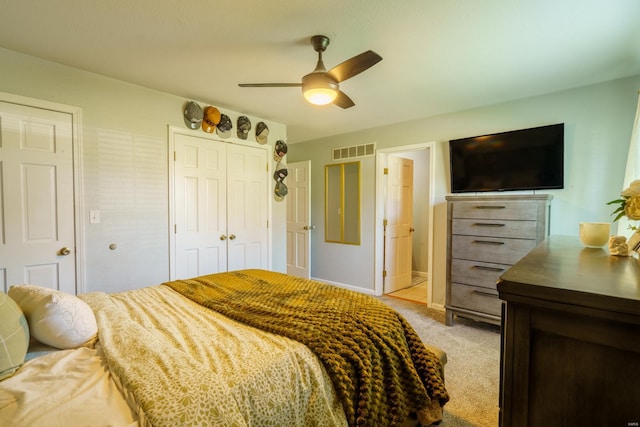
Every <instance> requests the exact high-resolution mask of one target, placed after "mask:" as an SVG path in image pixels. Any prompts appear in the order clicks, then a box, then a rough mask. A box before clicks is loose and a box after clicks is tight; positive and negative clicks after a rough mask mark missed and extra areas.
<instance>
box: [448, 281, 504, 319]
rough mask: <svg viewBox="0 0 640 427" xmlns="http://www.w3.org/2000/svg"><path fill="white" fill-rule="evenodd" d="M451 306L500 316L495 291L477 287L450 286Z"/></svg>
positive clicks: (499, 306) (456, 284) (498, 301)
mask: <svg viewBox="0 0 640 427" xmlns="http://www.w3.org/2000/svg"><path fill="white" fill-rule="evenodd" d="M451 305H452V306H453V307H458V308H464V309H467V310H473V311H479V312H481V313H486V314H492V315H494V316H500V314H501V307H502V302H501V301H500V298H498V291H497V290H493V291H492V290H490V289H486V288H480V287H477V286H468V285H462V284H459V283H452V284H451Z"/></svg>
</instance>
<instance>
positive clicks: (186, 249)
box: [172, 134, 269, 279]
mask: <svg viewBox="0 0 640 427" xmlns="http://www.w3.org/2000/svg"><path fill="white" fill-rule="evenodd" d="M174 162H175V167H174V171H175V172H174V221H175V225H174V229H173V230H172V231H173V232H174V238H175V251H174V256H175V260H174V261H175V262H174V265H175V276H174V277H175V279H183V278H190V277H197V276H202V275H205V274H212V273H218V272H224V271H230V270H238V269H243V268H267V267H268V248H267V244H268V229H267V219H268V212H267V205H268V204H267V197H268V195H269V193H268V176H267V175H268V174H267V171H266V165H267V164H268V162H267V150H263V149H260V148H253V147H249V146H243V145H234V144H230V143H226V142H222V141H216V140H212V139H209V138H206V137H199V136H192V135H184V134H176V135H175V156H174Z"/></svg>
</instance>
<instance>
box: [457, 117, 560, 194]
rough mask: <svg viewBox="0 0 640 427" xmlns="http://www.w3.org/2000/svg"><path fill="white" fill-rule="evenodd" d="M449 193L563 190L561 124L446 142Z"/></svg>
mask: <svg viewBox="0 0 640 427" xmlns="http://www.w3.org/2000/svg"><path fill="white" fill-rule="evenodd" d="M449 158H450V159H451V165H450V166H451V168H450V170H451V192H452V193H468V192H487V191H515V190H548V189H556V188H564V123H559V124H553V125H548V126H540V127H535V128H529V129H520V130H514V131H509V132H501V133H494V134H491V135H482V136H474V137H470V138H461V139H453V140H450V141H449Z"/></svg>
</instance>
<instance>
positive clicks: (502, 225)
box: [473, 222, 507, 227]
mask: <svg viewBox="0 0 640 427" xmlns="http://www.w3.org/2000/svg"><path fill="white" fill-rule="evenodd" d="M473 225H475V226H478V227H504V226H505V225H507V224H496V223H494V222H476V223H474V224H473Z"/></svg>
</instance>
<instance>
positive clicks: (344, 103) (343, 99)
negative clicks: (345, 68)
mask: <svg viewBox="0 0 640 427" xmlns="http://www.w3.org/2000/svg"><path fill="white" fill-rule="evenodd" d="M333 104H334V105H337V106H338V107H340V108H351V107H353V106H354V105H356V104H355V103H354V102H353V101H352V100H351V98H349V97H348V96H347V94H346V93H344V92H342V91H341V90H339V91H338V96H336V99H334V100H333Z"/></svg>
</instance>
